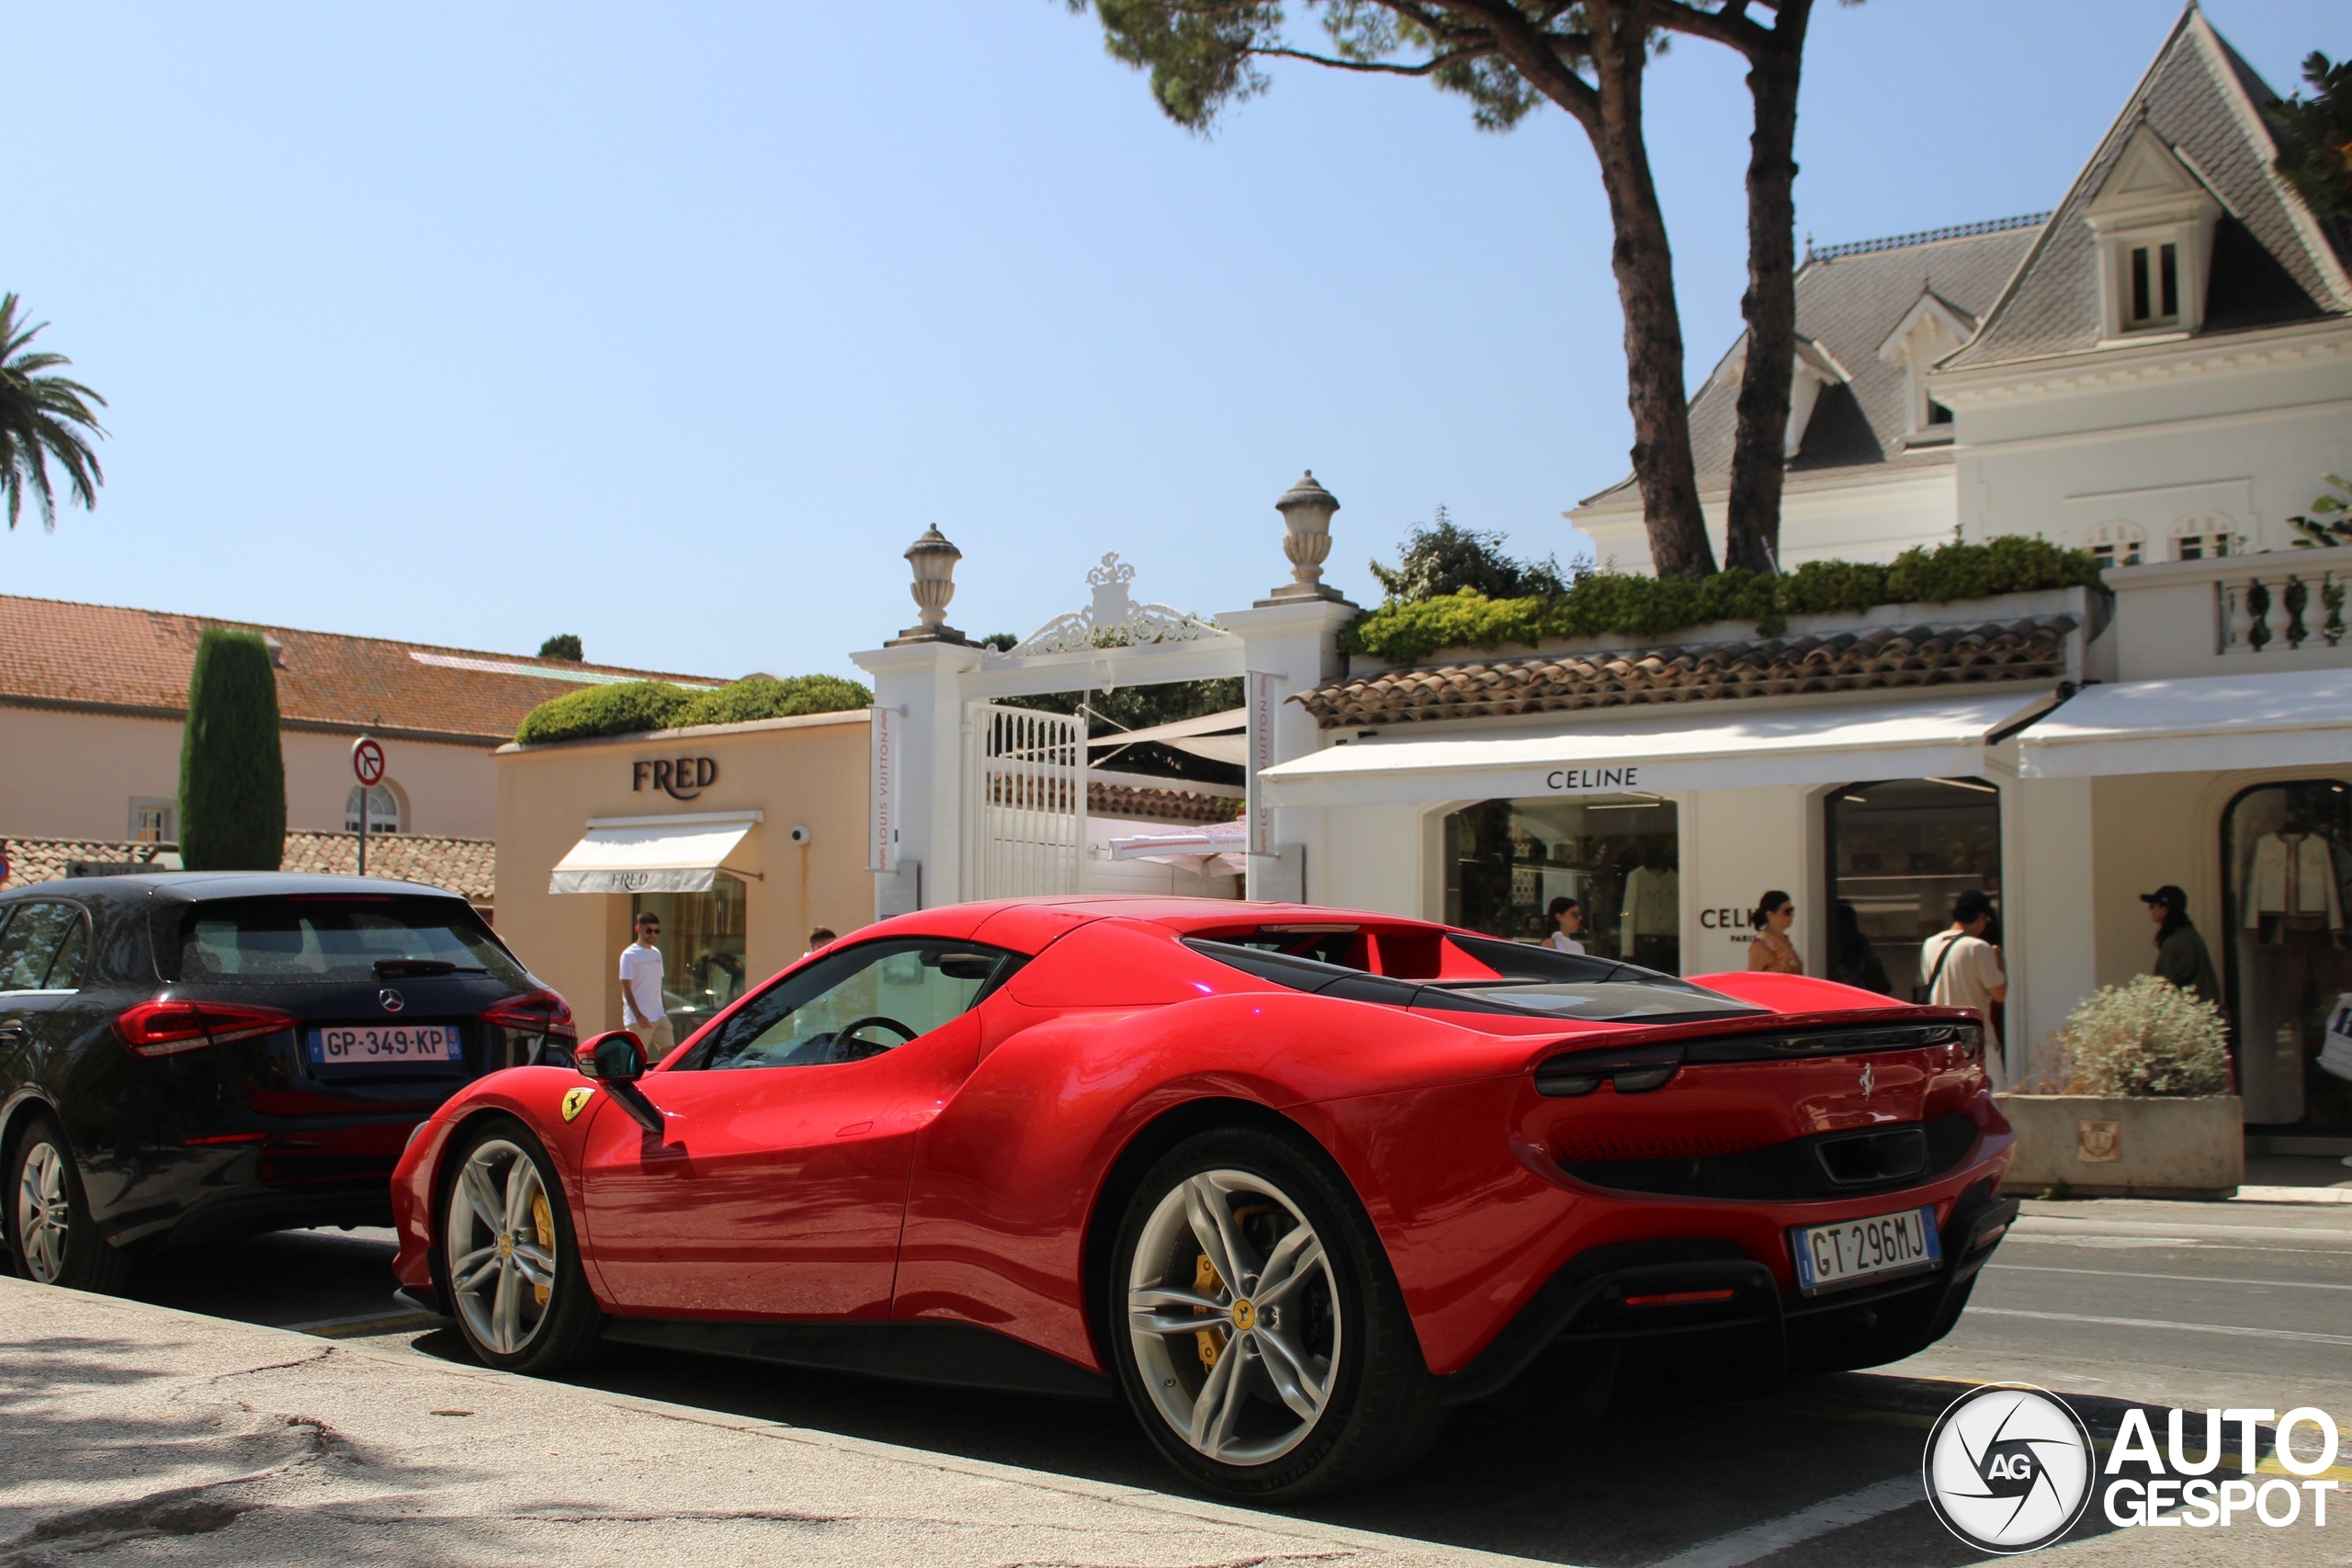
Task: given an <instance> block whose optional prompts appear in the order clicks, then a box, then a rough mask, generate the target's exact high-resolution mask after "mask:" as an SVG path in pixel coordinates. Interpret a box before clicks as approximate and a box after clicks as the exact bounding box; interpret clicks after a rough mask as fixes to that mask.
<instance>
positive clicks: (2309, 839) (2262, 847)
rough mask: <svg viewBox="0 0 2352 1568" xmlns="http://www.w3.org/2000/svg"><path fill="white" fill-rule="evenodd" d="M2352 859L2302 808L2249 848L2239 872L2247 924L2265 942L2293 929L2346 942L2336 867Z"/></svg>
mask: <svg viewBox="0 0 2352 1568" xmlns="http://www.w3.org/2000/svg"><path fill="white" fill-rule="evenodd" d="M2345 858H2352V854H2347V852H2346V850H2345V847H2344V846H2343V845H2342V844H2339V843H2338V842H2336V840H2335V839H2334V837H2332V836H2331V835H2329V834H2328V833H2326V832H2325V831H2324V830H2323V829H2320V828H2319V827H2317V826H2316V825H2314V824H2313V823H2312V820H2311V818H2310V816H2309V815H2308V814H2307V813H2305V812H2303V811H2301V810H2298V811H2296V812H2294V813H2293V814H2292V815H2291V816H2290V817H2289V818H2287V823H2286V826H2285V827H2283V828H2280V829H2278V831H2277V832H2275V833H2265V834H2263V835H2262V837H2260V838H2259V839H2256V840H2255V841H2254V848H2253V849H2252V850H2251V851H2250V852H2248V854H2247V859H2246V865H2245V873H2244V876H2243V886H2245V924H2246V929H2247V930H2249V931H2259V932H2261V934H2262V940H2263V941H2264V942H2285V941H2286V940H2287V939H2288V937H2289V936H2290V933H2292V932H2296V931H2326V932H2327V933H2328V935H2329V938H2330V940H2331V941H2332V942H2333V943H2334V944H2335V946H2338V947H2341V946H2343V945H2344V900H2343V896H2342V893H2341V892H2340V890H2339V887H2338V883H2337V877H2336V866H2337V864H2338V862H2339V860H2340V859H2345Z"/></svg>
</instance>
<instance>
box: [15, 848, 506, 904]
mask: <svg viewBox="0 0 2352 1568" xmlns="http://www.w3.org/2000/svg"><path fill="white" fill-rule="evenodd" d="M6 845H7V849H6V854H7V857H8V875H7V877H6V880H5V881H0V888H7V887H23V886H27V885H28V884H30V883H35V882H53V881H55V880H57V879H58V878H59V877H62V876H63V875H64V874H65V873H66V868H67V866H68V865H69V864H70V863H73V862H74V861H98V862H107V863H123V862H132V861H144V860H146V859H147V858H148V856H149V855H151V854H152V853H153V852H154V850H155V848H156V846H155V845H153V844H139V843H121V842H117V841H111V840H104V839H9V840H6ZM278 869H279V870H280V871H300V872H327V873H334V874H341V875H345V876H350V875H354V874H356V873H357V872H358V870H359V835H357V834H356V833H317V832H311V831H309V830H307V829H298V830H296V831H293V832H289V833H288V834H287V835H286V855H285V858H284V859H283V860H282V861H281V862H280V863H278ZM368 875H370V876H385V877H390V878H392V879H393V880H395V881H399V882H422V883H424V884H426V885H427V886H433V887H446V888H447V889H448V890H449V891H450V892H452V893H456V894H459V895H461V896H463V897H465V898H466V899H467V900H468V901H469V902H470V903H475V904H481V905H488V904H489V903H490V902H491V898H492V894H493V892H494V891H495V889H496V887H497V885H498V846H497V845H496V844H495V843H493V842H492V840H488V839H443V838H436V837H434V836H432V835H430V834H425V833H386V834H383V835H381V836H379V837H377V838H373V839H370V840H368Z"/></svg>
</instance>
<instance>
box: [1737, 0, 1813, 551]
mask: <svg viewBox="0 0 2352 1568" xmlns="http://www.w3.org/2000/svg"><path fill="white" fill-rule="evenodd" d="M1810 9H1811V0H1781V5H1780V6H1779V7H1778V8H1777V10H1776V13H1775V17H1776V20H1775V25H1774V26H1773V28H1772V31H1771V35H1770V36H1771V45H1770V47H1769V48H1767V49H1762V50H1758V51H1756V52H1754V53H1753V54H1751V55H1750V57H1749V60H1748V73H1747V91H1748V96H1749V97H1750V98H1751V100H1752V101H1753V103H1754V106H1755V130H1754V132H1753V133H1752V134H1751V135H1750V136H1749V138H1748V160H1747V294H1746V295H1745V296H1743V297H1742V299H1741V300H1740V313H1741V314H1742V315H1744V316H1746V317H1747V367H1746V369H1745V370H1744V371H1743V372H1742V374H1741V376H1740V381H1739V404H1738V410H1739V421H1738V425H1737V428H1736V430H1735V431H1734V433H1733V435H1732V452H1731V495H1730V500H1729V503H1728V504H1727V506H1726V507H1725V509H1724V510H1725V516H1724V564H1726V565H1728V566H1736V567H1745V568H1747V570H1750V571H1762V572H1777V571H1778V570H1780V558H1781V488H1782V481H1783V479H1784V477H1785V474H1786V470H1787V466H1788V457H1787V435H1788V425H1789V384H1790V381H1791V379H1792V376H1793V373H1794V370H1795V367H1796V346H1797V345H1796V336H1797V286H1796V202H1795V195H1794V191H1795V185H1796V177H1797V165H1796V159H1795V156H1794V152H1795V147H1796V134H1797V75H1798V70H1799V67H1800V65H1801V64H1802V62H1803V61H1804V31H1805V22H1806V20H1807V15H1808V13H1809V11H1810Z"/></svg>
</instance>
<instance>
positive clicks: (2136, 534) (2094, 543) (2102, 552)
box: [2084, 519, 2147, 568]
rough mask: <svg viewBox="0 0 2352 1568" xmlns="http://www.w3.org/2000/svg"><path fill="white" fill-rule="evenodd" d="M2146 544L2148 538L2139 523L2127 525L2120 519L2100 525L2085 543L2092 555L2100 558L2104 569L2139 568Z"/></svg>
mask: <svg viewBox="0 0 2352 1568" xmlns="http://www.w3.org/2000/svg"><path fill="white" fill-rule="evenodd" d="M2146 542H2147V536H2146V535H2144V534H2143V533H2141V531H2140V525H2138V524H2137V523H2126V522H2123V521H2121V520H2120V519H2119V520H2117V521H2115V522H2111V523H2102V524H2100V525H2098V527H2096V528H2094V529H2092V530H2091V536H2090V537H2089V538H2088V539H2086V540H2085V541H2084V543H2085V545H2086V547H2088V548H2089V550H2090V552H2091V554H2093V555H2095V556H2097V557H2098V564H2099V565H2100V566H2101V567H2102V568H2104V567H2110V566H2138V565H2139V564H2140V547H2141V546H2142V545H2143V544H2145V543H2146Z"/></svg>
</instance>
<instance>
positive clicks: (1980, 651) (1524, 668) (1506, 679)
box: [1296, 615, 2075, 729]
mask: <svg viewBox="0 0 2352 1568" xmlns="http://www.w3.org/2000/svg"><path fill="white" fill-rule="evenodd" d="M2074 629H2075V617H2073V616H2072V615H2048V616H2043V617H2041V618H2038V619H2030V620H2021V621H2014V622H2011V623H2009V624H2008V625H2007V626H2000V625H1986V626H1883V627H1878V628H1874V629H1872V630H1870V631H1865V632H1840V633H1838V634H1837V635H1835V636H1831V637H1790V638H1785V639H1783V638H1777V637H1776V638H1766V639H1759V640H1757V641H1753V642H1736V643H1713V644H1708V645H1706V646H1703V647H1698V648H1654V649H1634V650H1629V651H1625V652H1617V653H1575V654H1571V653H1557V654H1539V655H1537V656H1535V657H1533V658H1532V659H1498V660H1487V661H1485V662H1481V663H1476V664H1442V665H1435V666H1430V667H1425V668H1420V669H1411V670H1391V671H1385V672H1383V673H1381V674H1377V675H1368V676H1364V677H1363V678H1361V679H1357V680H1341V681H1334V682H1329V683H1328V684H1326V685H1322V686H1318V687H1317V688H1316V689H1315V690H1313V691H1311V692H1306V693H1304V694H1301V695H1300V696H1299V697H1298V698H1297V699H1296V700H1297V701H1298V702H1299V703H1300V704H1301V705H1304V706H1305V707H1306V711H1307V712H1309V713H1311V714H1313V715H1314V716H1315V718H1316V722H1317V723H1318V724H1320V725H1321V726H1322V727H1323V728H1326V729H1337V728H1344V727H1346V726H1349V725H1358V724H1407V723H1415V722H1419V721H1421V720H1425V719H1444V718H1491V717H1495V716H1500V715H1504V714H1520V713H1554V712H1561V711H1566V710H1573V709H1577V708H1606V707H1631V706H1638V705H1647V704H1657V703H1697V702H1713V701H1716V700H1719V699H1724V698H1733V697H1778V696H1789V695H1794V694H1799V693H1810V692H1860V691H1872V690H1879V689H1886V688H1895V687H1905V686H1944V685H1956V684H1965V683H1973V682H1987V681H2034V680H2051V679H2055V678H2056V677H2058V676H2060V675H2063V674H2064V673H2065V670H2066V637H2067V634H2069V633H2070V632H2072V631H2073V630H2074Z"/></svg>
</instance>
